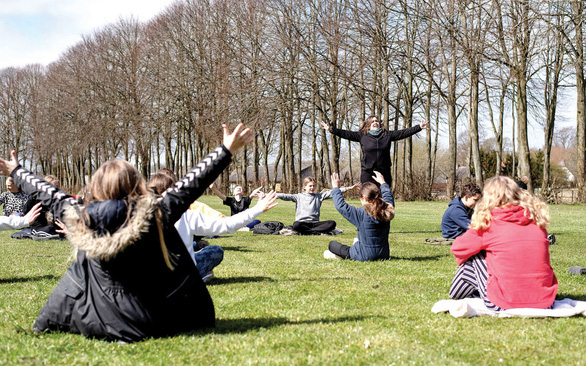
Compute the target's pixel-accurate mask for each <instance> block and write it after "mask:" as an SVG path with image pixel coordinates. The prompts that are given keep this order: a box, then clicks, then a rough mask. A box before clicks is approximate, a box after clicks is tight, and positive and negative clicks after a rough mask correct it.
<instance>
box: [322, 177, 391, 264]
mask: <svg viewBox="0 0 586 366" xmlns="http://www.w3.org/2000/svg"><path fill="white" fill-rule="evenodd" d="M374 174H375V175H374V176H373V179H374V180H375V181H376V182H377V183H378V184H380V189H379V188H378V187H377V185H376V184H374V183H371V182H367V183H363V184H362V187H360V191H359V195H360V203H361V204H362V207H359V208H356V207H353V206H350V205H349V204H347V203H346V202H345V201H344V196H342V192H341V190H340V189H339V188H338V187H339V186H340V177H339V176H338V174H337V173H334V174H332V187H334V189H333V190H332V196H333V198H334V205H335V206H336V209H337V210H338V212H339V213H340V214H341V215H342V216H344V218H345V219H346V220H348V221H350V223H351V224H352V225H354V226H356V228H357V229H358V233H357V234H358V238H355V239H354V244H353V245H352V246H351V247H349V246H347V245H343V244H340V243H338V242H337V241H333V240H332V241H330V245H329V250H326V251H325V252H324V258H326V259H333V258H343V259H353V260H356V261H361V262H363V261H373V260H377V259H389V230H390V227H391V224H390V222H391V220H392V219H393V218H394V217H395V207H394V206H395V200H394V199H393V195H392V194H391V189H390V188H389V185H388V184H386V182H385V178H384V177H383V175H382V174H381V173H379V172H377V171H375V172H374Z"/></svg>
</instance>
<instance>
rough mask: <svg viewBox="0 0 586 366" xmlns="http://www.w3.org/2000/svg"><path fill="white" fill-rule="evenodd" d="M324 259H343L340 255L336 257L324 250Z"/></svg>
mask: <svg viewBox="0 0 586 366" xmlns="http://www.w3.org/2000/svg"><path fill="white" fill-rule="evenodd" d="M324 258H325V259H342V257H340V256H339V255H336V254H334V253H332V252H330V251H329V250H327V249H326V250H324Z"/></svg>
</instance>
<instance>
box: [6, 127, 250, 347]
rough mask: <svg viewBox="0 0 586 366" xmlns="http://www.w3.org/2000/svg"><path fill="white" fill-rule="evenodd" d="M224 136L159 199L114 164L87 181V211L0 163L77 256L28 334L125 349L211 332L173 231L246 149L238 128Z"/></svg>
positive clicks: (198, 284)
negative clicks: (62, 335) (51, 217)
mask: <svg viewBox="0 0 586 366" xmlns="http://www.w3.org/2000/svg"><path fill="white" fill-rule="evenodd" d="M222 127H223V130H224V139H223V145H221V146H219V147H217V148H216V149H214V150H213V151H212V152H211V153H210V154H209V155H208V156H206V157H205V158H204V159H203V160H202V162H200V163H199V164H198V165H197V166H196V167H195V168H193V169H192V170H191V171H190V172H188V173H187V175H186V176H185V177H183V178H182V179H181V180H180V181H179V182H177V183H176V184H175V185H174V186H173V187H171V188H169V189H168V190H167V191H165V192H164V193H163V194H162V195H161V196H155V195H153V194H151V193H149V191H148V190H147V188H146V184H145V182H144V179H143V177H142V176H141V175H140V173H139V172H138V171H137V170H136V169H135V168H134V167H133V166H132V165H130V163H128V162H126V161H123V160H112V161H109V162H106V163H104V164H103V165H102V166H101V167H100V168H99V169H98V170H97V171H96V172H95V173H94V174H93V176H92V179H91V182H90V184H89V186H90V192H91V197H90V199H89V202H88V205H87V206H85V207H81V206H80V205H79V204H78V202H77V200H75V199H74V198H73V197H72V196H70V195H67V194H65V193H64V192H62V191H60V190H58V189H57V188H56V187H55V186H53V185H50V184H48V183H47V182H45V181H44V180H42V179H40V178H38V177H36V176H34V175H33V174H32V173H31V172H29V171H28V170H26V169H24V168H23V167H22V166H20V164H19V163H18V160H17V158H16V153H15V152H14V151H12V153H11V159H10V160H4V159H0V174H3V175H8V176H11V177H12V178H13V179H14V182H15V184H16V185H17V186H19V187H20V188H21V189H22V190H23V191H24V192H25V193H27V194H29V195H31V197H32V198H33V199H36V200H38V201H40V202H41V204H42V205H44V206H47V207H50V208H51V210H52V211H53V212H54V213H55V216H56V218H57V219H59V218H63V222H64V223H65V225H66V232H67V238H68V239H69V241H70V243H71V244H72V245H73V247H74V248H75V249H76V258H75V260H74V261H73V262H72V263H71V265H70V266H69V268H68V270H67V272H66V274H65V275H64V276H63V278H61V280H60V281H59V284H58V285H57V287H56V288H55V289H54V290H53V292H52V293H51V295H50V296H49V299H48V300H47V303H46V304H45V306H44V307H43V309H42V310H41V311H40V314H39V317H38V318H37V320H36V322H35V324H34V325H33V330H35V331H36V332H44V331H63V332H71V333H81V334H83V335H85V336H87V337H92V338H101V339H106V340H109V341H124V342H133V341H139V340H142V339H144V338H149V337H163V336H171V335H175V334H178V333H183V332H190V331H194V330H197V329H203V328H209V327H213V326H214V325H215V314H214V305H213V302H212V299H211V297H210V295H209V292H208V291H207V289H206V287H205V285H204V283H203V282H202V279H201V277H200V275H199V273H198V270H197V268H196V266H195V264H194V262H193V259H192V258H190V256H189V253H188V252H187V249H186V248H185V245H184V243H183V241H182V240H181V237H180V236H179V234H178V232H177V230H176V229H175V226H174V224H175V223H176V222H177V220H179V218H180V217H181V216H182V215H183V213H184V212H185V211H186V210H187V209H188V207H189V205H190V204H191V202H193V201H194V200H195V199H196V198H197V197H198V196H200V195H201V194H202V193H203V192H204V191H205V189H206V188H207V187H208V185H209V184H210V183H211V182H213V181H214V180H215V179H216V178H217V177H218V175H219V174H220V173H221V172H222V171H223V170H224V169H225V168H226V167H227V166H228V165H229V164H230V161H231V159H232V156H233V154H234V153H235V152H236V151H237V150H238V149H239V148H241V147H242V146H244V145H246V144H248V143H250V142H252V139H253V135H252V132H251V131H250V129H248V128H247V129H245V128H244V126H243V125H242V124H239V125H238V126H237V127H236V128H235V129H234V132H233V133H230V131H229V130H228V127H227V126H226V125H222Z"/></svg>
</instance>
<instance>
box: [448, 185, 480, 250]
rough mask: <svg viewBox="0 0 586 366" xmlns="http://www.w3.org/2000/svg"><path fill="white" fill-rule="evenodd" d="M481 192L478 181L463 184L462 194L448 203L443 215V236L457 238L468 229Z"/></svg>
mask: <svg viewBox="0 0 586 366" xmlns="http://www.w3.org/2000/svg"><path fill="white" fill-rule="evenodd" d="M481 194H482V191H481V190H480V187H479V186H478V185H477V184H476V183H473V182H469V183H466V184H464V186H462V191H461V192H460V195H459V196H458V197H456V198H454V199H453V200H452V201H451V202H450V203H449V204H448V209H447V210H446V212H444V216H443V217H442V225H441V227H442V236H443V237H444V238H445V239H455V238H457V237H458V236H460V235H462V234H464V232H465V231H466V230H468V226H470V219H471V218H472V214H473V213H474V206H476V201H478V200H479V199H480V196H481Z"/></svg>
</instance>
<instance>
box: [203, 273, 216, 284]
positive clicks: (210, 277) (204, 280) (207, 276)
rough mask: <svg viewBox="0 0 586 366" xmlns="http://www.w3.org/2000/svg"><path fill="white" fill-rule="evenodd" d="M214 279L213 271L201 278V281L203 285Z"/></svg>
mask: <svg viewBox="0 0 586 366" xmlns="http://www.w3.org/2000/svg"><path fill="white" fill-rule="evenodd" d="M214 278H216V276H214V271H209V272H208V273H207V274H206V275H205V276H203V278H202V280H203V283H205V284H208V283H210V281H211V280H213V279H214Z"/></svg>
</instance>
